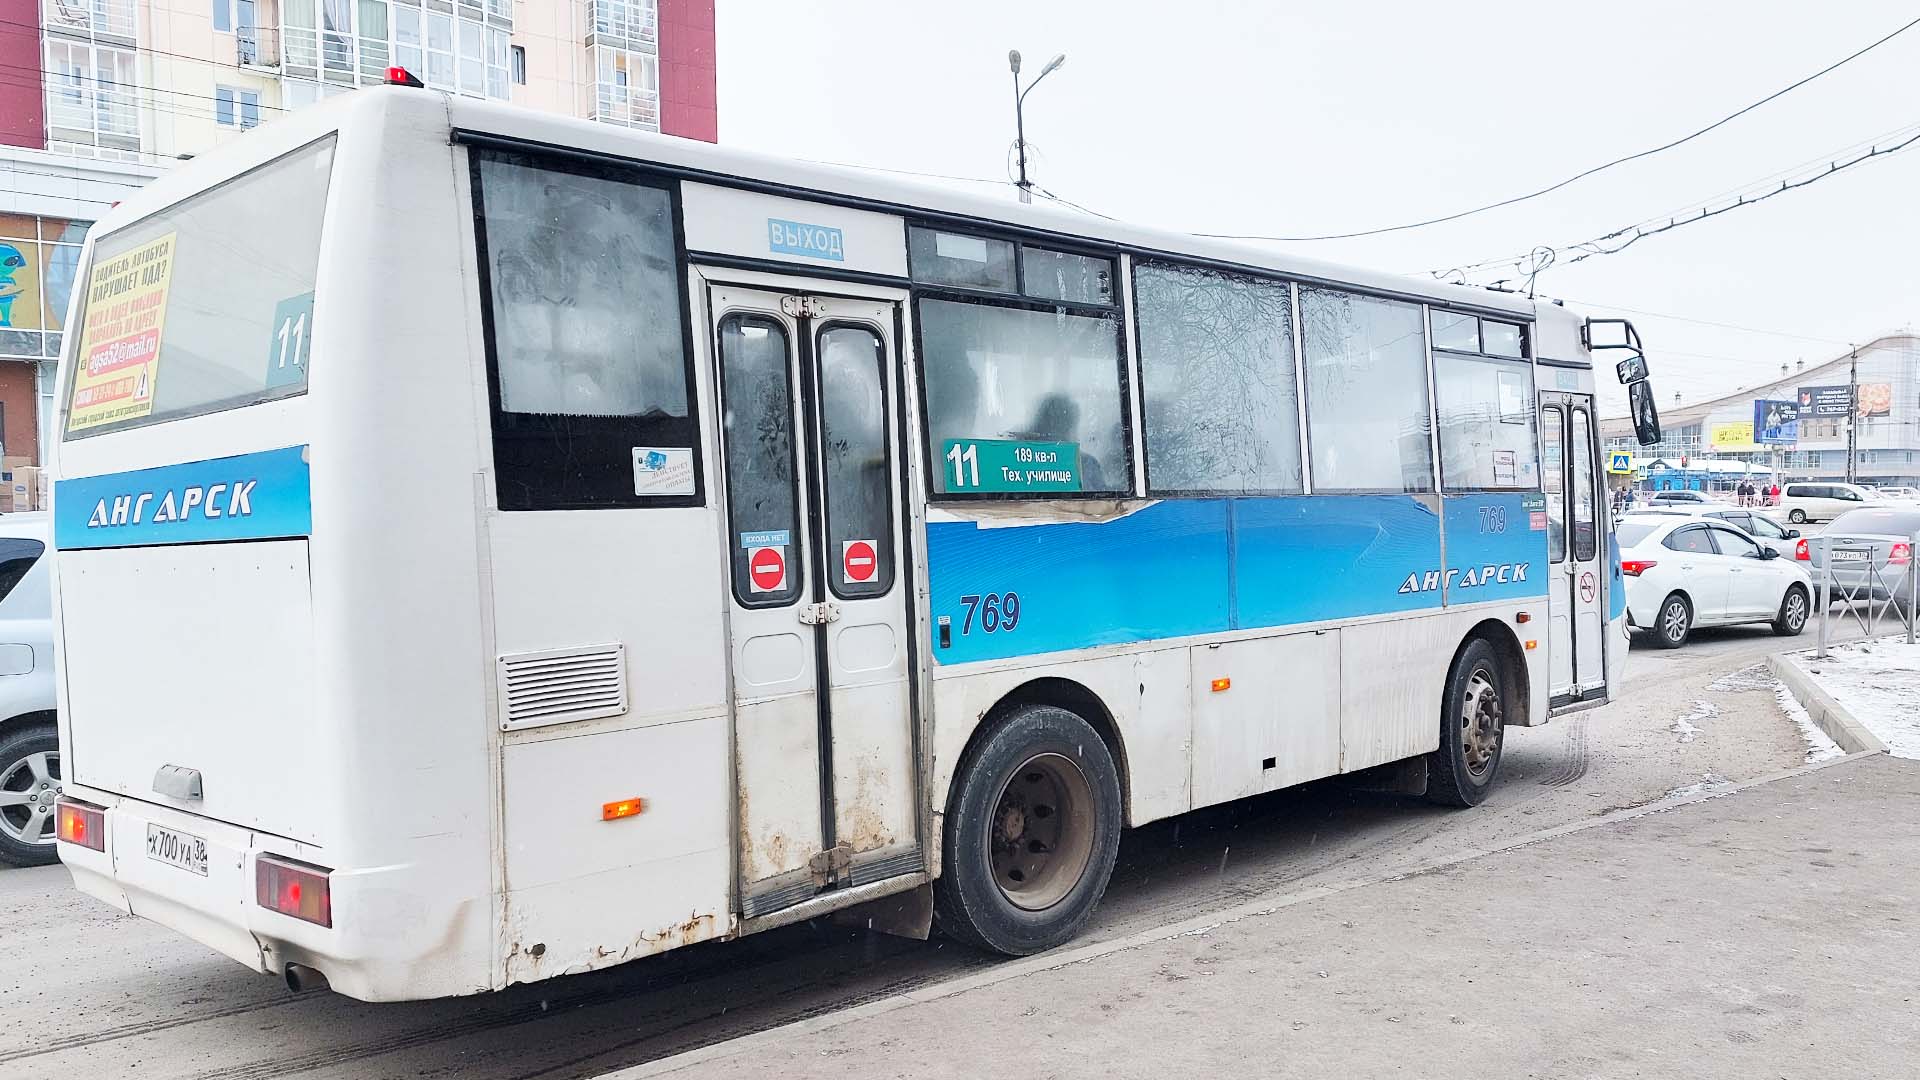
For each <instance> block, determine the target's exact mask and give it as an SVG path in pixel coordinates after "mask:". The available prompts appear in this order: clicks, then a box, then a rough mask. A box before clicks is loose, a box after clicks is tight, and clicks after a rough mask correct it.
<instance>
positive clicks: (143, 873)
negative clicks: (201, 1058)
mask: <svg viewBox="0 0 1920 1080" xmlns="http://www.w3.org/2000/svg"><path fill="white" fill-rule="evenodd" d="M67 794H68V795H69V796H71V797H73V798H76V799H81V800H84V801H86V802H91V803H94V804H96V805H100V806H104V807H106V838H107V839H106V850H105V851H93V850H90V849H87V848H82V847H76V846H75V845H72V844H66V843H63V844H61V845H60V858H61V860H62V861H63V862H65V863H66V865H67V869H68V870H69V871H70V872H71V873H72V875H73V883H74V886H75V887H76V888H78V889H79V890H80V891H81V892H84V893H86V894H87V895H89V896H93V897H97V898H99V899H101V900H104V901H106V902H107V903H109V904H112V905H113V906H114V907H117V908H119V909H120V910H122V911H125V912H128V913H129V914H133V915H138V916H140V917H141V918H144V919H149V920H152V921H153V922H157V923H159V924H160V925H162V926H165V927H168V928H170V929H172V930H176V931H178V932H180V933H182V934H185V935H186V936H187V937H190V938H192V939H193V940H195V941H198V942H200V943H201V944H203V945H205V946H207V947H208V948H211V949H213V950H215V951H216V952H219V953H221V954H223V955H225V956H229V957H232V958H233V959H234V960H236V961H239V962H240V963H241V964H244V965H246V966H247V967H249V968H251V969H253V970H254V971H258V972H262V973H268V974H278V973H280V972H283V971H285V970H286V966H287V965H288V964H303V965H305V966H307V967H311V968H314V969H315V970H317V971H320V972H321V973H322V974H324V975H326V976H327V980H328V982H329V983H330V984H331V986H332V988H333V989H334V990H336V991H338V992H340V993H342V994H346V995H347V996H349V997H355V998H359V999H360V1000H362V1001H405V1000H413V999H418V998H429V997H449V996H453V995H457V994H469V993H477V992H479V991H483V990H488V989H493V988H494V986H493V982H494V980H493V979H492V977H491V968H492V963H491V948H490V935H488V934H487V933H486V927H487V926H488V925H489V923H490V921H491V920H490V919H489V917H488V915H489V911H490V904H489V901H488V898H487V897H486V896H480V897H467V898H453V897H448V896H446V895H445V894H446V892H447V891H448V890H447V875H445V874H437V873H433V872H432V871H430V870H429V869H427V868H424V867H421V866H417V865H411V864H410V865H402V866H385V867H379V868H376V869H369V870H348V869H341V868H337V867H336V868H335V869H334V870H333V872H332V873H331V875H330V876H329V892H330V894H331V898H332V911H333V925H332V926H331V927H325V926H318V925H315V924H312V923H308V922H303V921H301V920H299V919H295V918H292V917H291V916H287V915H282V914H280V913H279V912H277V911H271V910H268V909H266V908H263V907H261V906H259V904H258V903H257V902H256V900H255V892H254V873H255V870H254V864H255V860H256V858H257V857H258V856H260V855H267V854H271V855H280V856H285V857H290V858H294V859H298V860H301V861H305V862H311V863H315V864H318V865H322V866H326V865H330V860H329V858H328V854H327V852H325V851H324V850H322V849H318V848H314V847H312V846H310V845H304V844H296V843H293V842H292V841H284V840H280V839H279V838H277V837H273V836H269V835H267V834H263V833H258V832H254V831H252V830H249V829H242V828H239V827H237V826H233V825H228V824H225V823H223V822H218V821H213V820H210V819H208V818H202V817H196V816H194V815H192V814H187V813H183V812H180V811H178V810H173V809H170V808H167V807H163V806H156V805H153V804H151V803H143V802H139V801H136V800H133V799H124V798H120V797H118V796H115V795H111V794H108V793H103V792H96V791H90V790H88V789H85V788H76V787H71V786H70V787H69V788H68V789H67ZM150 824H151V825H158V826H160V827H162V828H166V829H173V830H175V831H178V832H183V833H186V834H188V835H191V836H196V837H199V838H201V839H203V840H205V841H206V842H207V875H206V876H205V877H201V876H200V875H198V874H196V873H193V872H192V871H189V870H184V869H181V868H180V867H177V866H173V865H171V864H169V863H164V862H160V861H158V860H156V859H152V858H149V857H148V855H147V827H148V825H150Z"/></svg>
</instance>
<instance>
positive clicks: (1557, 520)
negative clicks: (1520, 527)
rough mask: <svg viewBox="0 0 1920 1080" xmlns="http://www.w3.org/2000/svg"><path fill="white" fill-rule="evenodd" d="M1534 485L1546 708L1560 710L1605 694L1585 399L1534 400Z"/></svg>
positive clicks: (1597, 509) (1592, 457)
mask: <svg viewBox="0 0 1920 1080" xmlns="http://www.w3.org/2000/svg"><path fill="white" fill-rule="evenodd" d="M1540 441H1541V450H1542V455H1541V459H1542V465H1543V467H1542V469H1541V485H1542V490H1543V493H1544V495H1545V501H1546V507H1545V509H1546V513H1547V547H1548V551H1547V561H1548V563H1549V564H1550V567H1549V572H1548V580H1549V582H1550V583H1551V589H1550V592H1549V594H1548V608H1549V616H1550V623H1551V627H1552V634H1551V636H1550V637H1549V639H1548V642H1547V647H1548V656H1547V660H1548V669H1549V672H1550V679H1549V682H1550V687H1549V702H1550V706H1551V707H1555V708H1558V707H1561V706H1565V705H1570V704H1573V703H1574V702H1577V701H1581V700H1584V699H1588V698H1597V697H1599V696H1601V695H1602V694H1604V692H1605V689H1606V657H1605V647H1606V613H1605V609H1604V605H1605V600H1604V598H1603V593H1604V590H1603V588H1602V584H1601V573H1602V570H1603V566H1602V562H1603V560H1602V555H1603V552H1602V551H1601V542H1600V541H1601V536H1602V533H1603V532H1604V528H1603V526H1602V523H1601V521H1600V517H1599V515H1600V514H1601V513H1603V512H1604V510H1603V509H1602V506H1601V502H1600V494H1599V492H1600V488H1599V481H1598V479H1597V477H1596V468H1597V465H1598V461H1597V452H1596V450H1595V449H1594V446H1595V443H1594V428H1593V398H1592V397H1591V396H1589V395H1575V394H1566V393H1558V392H1547V393H1543V394H1541V395H1540Z"/></svg>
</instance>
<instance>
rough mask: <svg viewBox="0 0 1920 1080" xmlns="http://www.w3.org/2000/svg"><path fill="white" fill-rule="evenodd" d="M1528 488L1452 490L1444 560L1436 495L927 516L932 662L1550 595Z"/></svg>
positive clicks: (1199, 502)
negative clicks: (1043, 514)
mask: <svg viewBox="0 0 1920 1080" xmlns="http://www.w3.org/2000/svg"><path fill="white" fill-rule="evenodd" d="M1527 498H1528V496H1526V495H1523V494H1510V495H1509V494H1487V495H1462V496H1448V497H1447V498H1446V499H1445V500H1444V501H1443V502H1444V505H1445V508H1446V509H1445V513H1446V516H1447V521H1448V533H1447V548H1448V551H1447V554H1448V559H1447V563H1448V565H1446V566H1444V567H1443V566H1442V565H1441V561H1440V523H1439V521H1438V520H1436V517H1435V514H1434V512H1433V510H1432V509H1431V508H1430V505H1429V504H1430V502H1431V499H1430V498H1429V499H1428V500H1425V501H1423V500H1422V499H1419V498H1415V497H1413V496H1409V495H1315V496H1278V497H1273V498H1240V499H1171V500H1166V501H1163V502H1157V503H1151V504H1148V505H1147V506H1145V507H1142V508H1141V509H1139V510H1137V511H1134V512H1133V513H1130V514H1126V515H1123V516H1121V517H1117V518H1113V519H1110V520H1107V521H1097V522H1096V521H1050V522H1031V521H1028V522H1020V521H1017V520H1016V521H1008V522H1005V523H1002V522H996V521H994V520H993V519H992V516H993V513H992V512H989V513H988V514H985V515H983V520H977V521H935V522H931V523H929V524H928V526H927V549H928V579H929V585H930V588H931V591H932V614H933V616H934V618H935V619H936V621H937V620H940V619H946V620H948V621H949V624H948V628H947V636H946V640H947V642H948V644H947V645H946V646H945V647H940V644H939V642H940V638H939V635H938V633H936V640H935V648H934V658H935V660H936V661H938V662H940V663H950V664H951V663H965V662H968V661H975V660H998V659H1006V658H1010V657H1021V656H1034V655H1039V654H1043V653H1050V652H1061V651H1065V650H1069V649H1083V648H1090V647H1093V646H1097V645H1119V644H1130V643H1134V642H1140V641H1152V640H1155V639H1160V638H1174V637H1185V636H1191V635H1198V634H1209V633H1219V632H1223V631H1229V630H1235V629H1248V628H1257V627H1279V626H1287V625H1291V624H1296V623H1309V622H1320V621H1326V620H1333V619H1346V618H1358V617H1361V616H1366V615H1380V614H1390V613H1393V612H1402V611H1406V612H1412V611H1426V610H1437V609H1439V607H1440V606H1441V593H1442V588H1441V587H1442V585H1443V584H1444V585H1445V588H1446V592H1447V596H1448V601H1449V602H1450V603H1454V604H1465V603H1473V602H1476V601H1481V600H1498V599H1508V598H1518V597H1528V598H1533V597H1540V596H1543V595H1544V594H1545V592H1546V588H1547V586H1546V574H1545V569H1546V533H1545V531H1544V526H1543V527H1542V528H1541V529H1539V530H1536V529H1534V528H1532V527H1531V518H1530V516H1529V512H1528V504H1527V501H1526V500H1527ZM1532 498H1533V499H1534V500H1536V501H1537V500H1538V498H1539V496H1538V495H1535V496H1532ZM1482 508H1487V510H1488V513H1484V514H1483V512H1482ZM1010 595H1011V597H1012V598H1013V599H1011V600H1010V599H1009V596H1010ZM1009 614H1011V618H1010V617H1009ZM1009 624H1010V625H1009Z"/></svg>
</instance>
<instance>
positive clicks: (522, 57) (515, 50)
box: [507, 45, 527, 86]
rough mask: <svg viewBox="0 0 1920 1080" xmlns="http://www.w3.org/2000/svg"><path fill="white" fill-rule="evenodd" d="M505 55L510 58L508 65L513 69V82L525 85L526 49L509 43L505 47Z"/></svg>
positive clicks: (517, 84)
mask: <svg viewBox="0 0 1920 1080" xmlns="http://www.w3.org/2000/svg"><path fill="white" fill-rule="evenodd" d="M507 55H508V56H509V57H510V58H511V59H512V63H511V65H510V66H511V67H512V69H513V84H514V85H515V86H525V85H527V50H526V49H524V48H522V47H520V46H518V45H511V46H508V48H507Z"/></svg>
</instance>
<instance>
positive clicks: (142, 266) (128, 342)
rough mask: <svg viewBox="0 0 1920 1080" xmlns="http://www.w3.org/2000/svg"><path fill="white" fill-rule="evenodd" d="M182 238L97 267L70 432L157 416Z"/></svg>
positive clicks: (169, 239) (153, 243) (89, 286)
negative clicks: (157, 387)
mask: <svg viewBox="0 0 1920 1080" xmlns="http://www.w3.org/2000/svg"><path fill="white" fill-rule="evenodd" d="M177 235H178V234H177V233H168V234H167V235H165V236H163V237H161V238H159V239H158V240H154V241H151V242H149V243H146V244H142V245H141V246H139V247H137V248H134V249H133V250H132V251H129V252H126V253H125V254H122V255H115V256H113V257H111V258H107V259H104V260H102V261H100V262H97V263H95V264H94V267H93V272H92V274H91V275H90V276H89V277H88V278H87V308H86V311H87V314H86V320H85V322H84V323H83V324H82V326H81V330H80V349H79V356H80V360H79V367H78V369H77V370H76V371H75V372H74V376H73V401H72V403H71V407H70V408H69V409H68V410H67V430H68V431H82V430H85V429H87V428H91V427H99V426H100V425H102V424H111V423H114V422H115V421H118V420H130V419H133V418H135V417H141V416H145V415H147V414H148V413H150V412H152V411H153V391H154V384H155V383H156V382H158V381H159V378H160V341H161V337H162V335H163V333H164V332H165V329H166V321H167V289H168V286H169V285H170V284H171V283H172V278H173V241H174V237H175V236H177Z"/></svg>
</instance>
